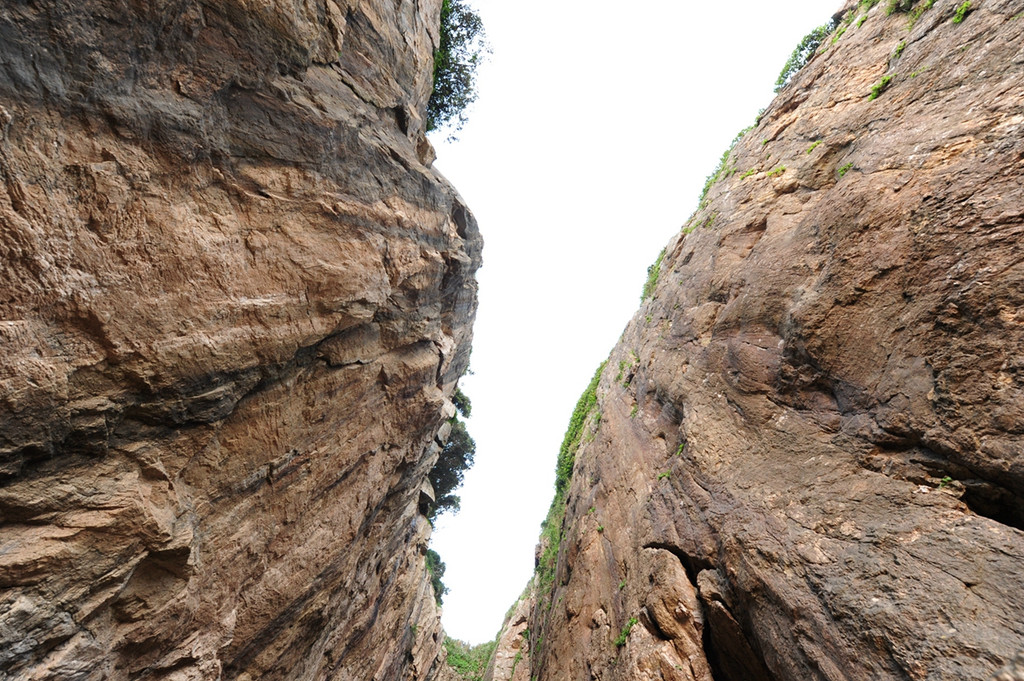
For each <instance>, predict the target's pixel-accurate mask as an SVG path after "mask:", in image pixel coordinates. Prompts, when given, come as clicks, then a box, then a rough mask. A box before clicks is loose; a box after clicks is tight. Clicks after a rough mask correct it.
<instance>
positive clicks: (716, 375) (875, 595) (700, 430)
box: [531, 0, 1024, 681]
mask: <svg viewBox="0 0 1024 681" xmlns="http://www.w3.org/2000/svg"><path fill="white" fill-rule="evenodd" d="M886 4H887V3H879V4H877V5H876V6H874V7H873V8H869V9H865V8H864V7H863V6H862V4H860V3H854V2H848V3H847V4H846V6H845V8H844V12H842V13H841V14H845V13H846V12H852V13H853V15H852V16H851V17H850V21H849V22H848V23H847V24H845V25H844V26H845V29H844V32H843V34H842V35H841V36H839V37H838V38H837V39H836V40H835V41H833V40H832V39H831V38H829V39H828V40H826V42H825V44H824V46H823V49H822V51H821V53H820V54H819V55H818V56H817V57H815V58H814V59H813V60H812V61H811V63H810V64H808V65H807V66H806V67H805V68H804V69H803V70H802V71H801V72H800V73H799V74H798V75H797V77H796V78H795V80H794V82H793V83H792V84H790V85H789V86H788V87H786V88H785V89H784V90H783V91H782V92H781V94H780V95H779V97H777V98H776V100H775V102H774V103H773V104H772V105H771V107H770V108H769V109H768V111H767V112H766V113H765V114H764V117H763V119H761V120H760V122H759V124H758V125H757V126H756V127H755V128H754V129H753V130H752V131H750V132H748V133H747V134H746V135H745V136H744V137H743V139H742V140H741V141H740V142H739V143H738V145H737V146H736V147H735V148H734V150H733V152H732V154H731V155H730V157H729V160H728V162H727V164H726V167H725V169H724V172H723V173H722V175H721V177H720V180H719V181H718V182H717V183H716V184H715V185H714V186H713V187H712V189H711V191H710V192H709V194H708V196H707V199H708V201H707V203H706V204H705V205H703V206H702V208H701V209H700V210H699V211H698V213H697V214H696V215H695V216H694V218H693V219H692V220H691V222H690V223H688V225H687V226H686V228H685V229H684V230H683V232H682V233H680V234H679V235H678V236H677V237H676V238H675V239H673V240H672V242H671V243H670V244H669V245H668V247H667V249H666V253H665V256H664V260H663V261H662V263H661V266H660V276H659V278H658V281H657V285H656V287H655V289H654V294H653V295H652V296H651V297H650V298H649V299H648V300H646V301H645V302H644V304H643V305H642V307H641V309H640V310H639V312H638V313H637V315H636V317H635V318H634V319H633V321H632V322H631V323H630V324H629V326H628V327H627V329H626V331H625V333H624V335H623V338H622V341H621V342H620V344H619V345H618V346H617V347H616V348H615V350H614V351H613V352H612V355H611V357H610V360H609V362H608V365H607V368H606V369H605V370H604V374H603V378H602V380H601V382H600V385H599V387H598V405H597V411H598V412H599V413H600V418H599V419H598V418H597V415H596V413H595V414H593V415H591V417H590V418H589V420H588V422H587V426H586V428H587V430H586V435H585V436H584V437H583V439H582V444H581V446H580V449H579V451H578V453H577V455H576V461H575V469H574V477H573V481H572V485H571V489H570V494H569V499H568V505H567V510H566V516H565V521H564V524H563V526H562V534H563V537H564V538H563V542H562V549H561V552H560V555H559V558H558V568H557V575H556V579H555V582H554V587H553V589H552V590H551V591H550V593H547V594H541V596H540V598H539V601H538V609H537V610H536V611H535V615H534V617H535V623H536V624H535V626H534V625H532V632H531V650H532V652H533V655H532V658H533V659H532V660H531V665H532V673H533V674H534V675H536V676H537V678H539V679H540V680H541V681H554V680H558V681H562V680H565V679H580V680H582V679H687V680H690V679H693V680H698V679H699V680H702V681H703V680H708V681H709V680H710V679H712V678H713V679H715V681H741V680H748V681H749V680H756V681H761V680H763V681H783V680H789V679H830V680H838V679H846V680H852V679H864V680H869V679H872V680H876V679H915V680H917V679H922V680H923V679H934V680H938V679H981V678H990V677H992V676H993V675H995V674H996V673H999V670H1000V669H1001V668H1004V667H1005V666H1006V665H1009V664H1010V663H1011V661H1012V660H1013V658H1014V656H1015V654H1016V653H1017V652H1018V651H1020V650H1022V649H1024V572H1022V571H1021V565H1022V564H1024V562H1022V561H1024V532H1022V527H1024V515H1022V509H1024V506H1022V501H1024V444H1022V439H1021V434H1022V433H1024V411H1022V405H1024V373H1022V371H1021V360H1020V357H1021V355H1022V351H1024V325H1022V317H1021V315H1022V310H1024V247H1022V237H1024V183H1022V182H1021V177H1022V175H1024V90H1022V87H1021V83H1024V47H1022V46H1024V17H1022V11H1024V6H1022V5H1021V3H1020V2H1010V1H1007V0H1003V1H1000V0H991V1H986V2H980V3H971V11H970V12H969V13H967V14H966V15H965V16H964V17H963V20H962V21H960V22H956V21H954V16H955V13H956V9H957V7H958V6H960V5H961V4H962V3H959V2H953V1H952V0H938V1H937V2H935V3H934V5H933V6H931V7H930V8H926V7H925V5H926V4H927V3H924V2H921V3H916V4H913V3H904V4H907V5H910V7H909V9H910V10H911V11H913V12H914V14H911V13H909V12H897V13H894V14H892V15H887V14H886V11H885V10H886ZM917 10H920V11H917ZM864 15H866V18H865V19H864V20H863V21H860V17H861V16H864ZM914 15H916V21H915V22H914V23H913V25H912V26H910V27H909V28H908V26H909V24H910V23H911V18H912V17H914ZM887 76H891V80H890V81H888V86H887V87H884V83H883V78H884V77H887ZM876 85H878V86H879V87H878V88H876V91H878V92H879V93H880V94H879V95H878V96H877V97H876V98H873V99H872V98H871V94H872V90H873V86H876ZM549 608H550V610H548V609H549ZM1008 668H1009V667H1008ZM1008 674H1010V672H1004V675H1008ZM1000 678H1001V677H1000Z"/></svg>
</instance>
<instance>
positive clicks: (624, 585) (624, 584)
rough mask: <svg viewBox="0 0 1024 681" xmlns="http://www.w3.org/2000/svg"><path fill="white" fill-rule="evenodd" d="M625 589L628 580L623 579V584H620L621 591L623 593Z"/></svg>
mask: <svg viewBox="0 0 1024 681" xmlns="http://www.w3.org/2000/svg"><path fill="white" fill-rule="evenodd" d="M625 588H626V580H625V579H623V580H622V581H621V582H619V591H622V590H623V589H625Z"/></svg>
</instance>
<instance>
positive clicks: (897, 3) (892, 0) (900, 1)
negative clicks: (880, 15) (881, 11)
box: [885, 0, 914, 15]
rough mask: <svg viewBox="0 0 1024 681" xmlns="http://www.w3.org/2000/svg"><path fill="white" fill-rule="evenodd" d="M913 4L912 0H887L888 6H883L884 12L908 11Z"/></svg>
mask: <svg viewBox="0 0 1024 681" xmlns="http://www.w3.org/2000/svg"><path fill="white" fill-rule="evenodd" d="M913 4H914V0H889V6H888V7H886V8H885V13H886V15H891V14H895V13H896V12H908V11H910V7H911V5H913Z"/></svg>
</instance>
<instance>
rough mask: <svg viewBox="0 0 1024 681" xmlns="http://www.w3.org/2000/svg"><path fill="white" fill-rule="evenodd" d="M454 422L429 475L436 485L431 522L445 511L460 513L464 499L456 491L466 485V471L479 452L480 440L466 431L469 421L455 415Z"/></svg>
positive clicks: (428, 516)
mask: <svg viewBox="0 0 1024 681" xmlns="http://www.w3.org/2000/svg"><path fill="white" fill-rule="evenodd" d="M451 424H452V430H451V433H450V434H449V435H448V442H447V443H445V446H444V448H443V449H442V450H441V454H440V455H439V456H438V457H437V463H436V464H434V467H433V468H432V469H430V473H429V474H428V475H427V479H428V480H430V484H431V485H432V486H433V488H434V503H433V505H432V506H431V508H430V510H429V511H428V512H427V518H428V519H429V520H430V522H431V523H433V522H434V520H435V519H436V518H437V516H438V515H440V514H441V513H444V512H445V511H452V512H453V513H454V512H458V510H459V505H460V503H461V501H462V500H461V498H460V497H459V495H457V494H455V493H454V492H455V490H456V489H458V488H459V487H460V486H461V485H462V480H463V477H464V476H465V473H466V470H468V469H469V468H470V467H471V466H472V465H473V460H474V457H475V455H476V442H475V441H474V440H473V438H472V437H470V435H469V432H467V431H466V424H465V423H463V422H462V421H460V420H459V418H458V416H453V417H452V420H451Z"/></svg>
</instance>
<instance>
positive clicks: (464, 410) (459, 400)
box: [452, 388, 473, 419]
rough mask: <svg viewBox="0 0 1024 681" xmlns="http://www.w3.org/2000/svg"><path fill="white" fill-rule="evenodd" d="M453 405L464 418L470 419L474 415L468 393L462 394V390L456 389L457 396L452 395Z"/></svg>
mask: <svg viewBox="0 0 1024 681" xmlns="http://www.w3.org/2000/svg"><path fill="white" fill-rule="evenodd" d="M452 404H454V405H455V411H457V412H459V413H460V414H462V417H463V418H467V419H468V418H469V417H470V416H472V415H473V403H472V402H470V400H469V398H468V397H466V393H464V392H462V388H455V394H454V395H452Z"/></svg>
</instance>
